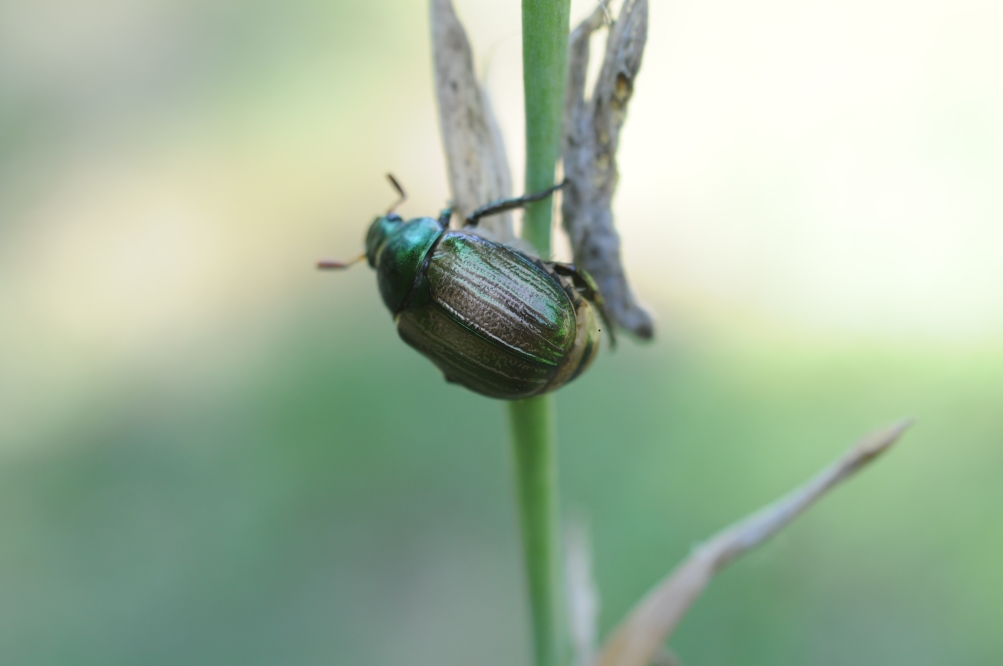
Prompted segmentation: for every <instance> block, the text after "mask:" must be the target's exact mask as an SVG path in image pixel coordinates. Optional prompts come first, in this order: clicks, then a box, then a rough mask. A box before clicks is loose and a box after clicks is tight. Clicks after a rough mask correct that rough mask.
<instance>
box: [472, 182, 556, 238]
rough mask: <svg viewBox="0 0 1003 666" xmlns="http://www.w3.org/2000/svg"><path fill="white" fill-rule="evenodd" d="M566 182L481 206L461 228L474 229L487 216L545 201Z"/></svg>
mask: <svg viewBox="0 0 1003 666" xmlns="http://www.w3.org/2000/svg"><path fill="white" fill-rule="evenodd" d="M566 182H567V181H566V180H565V181H561V182H560V183H558V184H557V185H554V186H553V187H548V188H547V189H545V190H544V191H542V192H536V193H535V194H524V195H522V196H521V197H516V198H514V199H501V200H500V201H492V202H491V203H489V204H486V205H484V206H481V207H480V208H478V209H477V210H475V211H474V212H472V213H471V214H470V215H467V220H466V222H465V223H464V225H463V226H465V227H476V226H477V223H478V222H480V220H481V218H482V217H488V216H489V215H497V214H498V213H504V212H505V211H507V210H513V209H515V208H524V207H525V206H526V204H528V203H533V202H534V201H540V200H541V199H546V198H547V197H549V196H550V195H551V194H553V193H554V192H556V191H557V190H559V189H561V188H562V187H564V183H566Z"/></svg>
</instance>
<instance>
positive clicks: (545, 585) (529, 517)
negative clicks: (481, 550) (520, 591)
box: [509, 396, 563, 666]
mask: <svg viewBox="0 0 1003 666" xmlns="http://www.w3.org/2000/svg"><path fill="white" fill-rule="evenodd" d="M509 417H510V421H511V426H512V441H513V447H512V448H513V453H514V458H515V474H516V486H517V487H516V492H517V494H518V501H519V519H520V520H519V522H520V525H521V527H522V544H523V553H524V557H525V564H526V577H527V581H528V583H529V605H530V614H531V617H532V628H533V651H534V655H535V661H534V663H535V664H536V665H537V666H556V665H557V664H559V663H561V662H560V655H561V651H562V650H561V649H562V647H563V644H562V642H561V612H560V609H561V600H562V597H561V593H560V587H559V581H560V550H559V542H558V539H557V534H558V529H559V523H560V519H559V518H558V497H557V447H556V441H555V440H556V437H555V434H556V433H555V432H554V401H553V400H552V399H551V398H550V396H540V397H538V398H529V399H528V400H517V401H514V402H510V403H509Z"/></svg>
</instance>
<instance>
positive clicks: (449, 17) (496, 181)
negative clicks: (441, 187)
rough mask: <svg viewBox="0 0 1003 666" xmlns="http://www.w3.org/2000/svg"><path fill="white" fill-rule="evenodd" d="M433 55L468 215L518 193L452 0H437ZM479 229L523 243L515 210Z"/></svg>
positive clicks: (452, 175)
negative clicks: (515, 224) (514, 223)
mask: <svg viewBox="0 0 1003 666" xmlns="http://www.w3.org/2000/svg"><path fill="white" fill-rule="evenodd" d="M430 15H431V24H432V54H433V62H434V69H435V96H436V100H437V102H438V107H439V129H440V131H441V133H442V145H443V148H444V150H445V153H446V166H447V170H448V172H449V187H450V191H451V192H452V195H453V205H454V207H455V209H456V212H457V213H458V214H459V215H460V218H461V219H462V218H463V217H465V216H466V215H467V214H469V213H470V212H471V211H473V210H474V209H476V208H478V207H480V206H483V205H484V204H486V203H490V202H492V201H496V200H498V199H503V198H506V197H509V196H511V195H512V176H511V172H510V171H509V167H508V160H507V158H506V156H505V144H504V142H503V140H502V136H501V131H500V130H499V129H498V123H497V122H496V121H495V118H494V114H493V113H492V111H491V104H490V102H489V100H488V97H487V94H486V93H485V91H484V89H483V87H482V86H481V84H480V82H479V81H478V80H477V75H476V74H475V72H474V61H473V56H472V55H471V48H470V41H469V39H467V33H466V31H465V30H464V28H463V24H462V23H460V20H459V19H458V18H457V16H456V12H455V10H454V9H453V3H452V2H451V0H431V3H430ZM477 233H481V234H482V235H484V236H486V237H489V238H492V239H493V240H497V241H500V242H503V243H508V244H513V243H517V239H516V235H515V231H514V228H513V226H512V216H511V214H509V213H504V214H501V215H496V216H492V217H489V218H485V219H484V221H483V222H481V223H480V224H479V225H478V227H477Z"/></svg>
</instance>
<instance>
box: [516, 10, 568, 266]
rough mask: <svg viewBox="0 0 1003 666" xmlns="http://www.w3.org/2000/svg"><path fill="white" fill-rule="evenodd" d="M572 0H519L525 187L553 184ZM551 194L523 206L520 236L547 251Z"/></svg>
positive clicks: (532, 188)
mask: <svg viewBox="0 0 1003 666" xmlns="http://www.w3.org/2000/svg"><path fill="white" fill-rule="evenodd" d="M570 7H571V2H570V0H522V84H523V90H524V91H525V97H526V192H539V191H541V190H545V189H547V188H548V187H550V186H551V185H553V184H554V172H555V170H556V168H557V158H558V157H559V156H560V154H561V117H562V114H563V112H564V87H565V79H566V77H567V70H568V25H569V11H570ZM553 204H554V202H553V199H552V198H548V199H544V200H543V201H539V202H536V203H533V204H530V205H529V206H527V207H526V214H525V216H524V217H523V228H522V237H523V238H525V239H526V240H528V241H529V242H530V243H532V244H533V247H535V248H536V249H537V251H538V252H539V253H540V256H541V257H543V258H544V259H547V258H549V256H550V222H551V211H552V210H553Z"/></svg>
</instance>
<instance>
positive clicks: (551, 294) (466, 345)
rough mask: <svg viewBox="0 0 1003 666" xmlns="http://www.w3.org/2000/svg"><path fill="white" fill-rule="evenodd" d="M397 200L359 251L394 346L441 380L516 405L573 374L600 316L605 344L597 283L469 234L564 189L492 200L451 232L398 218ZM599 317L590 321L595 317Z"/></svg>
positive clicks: (445, 222)
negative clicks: (398, 343) (484, 221)
mask: <svg viewBox="0 0 1003 666" xmlns="http://www.w3.org/2000/svg"><path fill="white" fill-rule="evenodd" d="M387 178H388V179H389V180H390V183H391V184H392V185H393V186H394V188H395V189H396V190H397V192H398V194H399V195H400V198H399V199H398V200H397V201H396V202H395V203H394V205H393V206H391V207H390V209H389V210H388V211H387V212H386V214H385V215H381V216H379V217H377V218H376V219H374V220H373V222H372V223H371V224H370V225H369V230H368V232H367V233H366V240H365V243H366V245H365V247H366V251H365V253H364V254H362V255H360V256H359V257H357V258H356V259H355V260H353V261H351V262H348V263H343V262H338V261H330V260H326V261H325V260H322V261H320V262H318V264H317V266H318V268H324V269H339V268H347V267H348V266H350V265H352V264H354V263H356V262H358V261H361V260H362V259H366V260H367V261H368V263H369V266H370V267H371V268H373V269H375V270H376V279H377V284H378V286H379V291H380V295H381V296H382V298H383V303H384V304H385V305H386V306H387V309H388V310H390V313H391V314H392V315H393V317H394V321H395V322H396V325H397V332H398V334H399V335H400V337H401V339H403V340H404V342H406V343H407V344H408V345H410V346H412V347H414V348H415V349H417V350H418V351H419V352H421V353H422V354H423V355H425V356H426V357H428V358H429V359H431V361H432V362H433V363H435V365H436V366H438V368H439V369H440V370H441V371H442V373H443V374H444V375H445V378H446V380H447V381H449V382H454V383H457V384H461V385H463V386H465V387H467V388H468V389H470V390H472V391H475V392H477V393H480V394H482V395H486V396H489V397H492V398H500V399H505V400H519V399H523V398H529V397H532V396H536V395H540V394H543V393H547V392H548V391H553V390H554V389H556V388H558V387H560V386H563V385H564V384H567V383H568V382H569V381H571V380H572V379H574V378H576V377H578V376H579V375H580V374H582V372H584V371H585V370H586V369H587V368H588V367H589V365H590V364H591V363H592V361H593V360H595V357H596V355H597V354H598V352H599V332H600V330H599V322H598V320H599V319H601V320H602V321H603V323H604V325H606V328H607V330H608V332H609V333H610V336H611V338H610V339H611V342H614V343H615V339H614V338H613V337H612V335H613V333H612V326H610V325H609V324H608V318H607V317H606V313H605V310H604V308H603V302H602V298H601V296H600V294H599V291H598V289H597V287H596V284H595V282H594V281H593V279H592V278H591V276H589V274H588V273H586V272H585V271H584V270H581V269H578V268H576V267H575V266H574V265H572V264H565V263H559V262H553V261H542V260H540V259H537V258H534V257H531V256H529V255H527V254H525V253H523V252H520V251H519V250H517V249H515V248H512V247H510V246H508V245H504V244H501V243H497V242H494V241H491V240H488V239H487V238H484V237H482V236H479V235H477V234H475V233H473V231H472V230H473V229H474V228H475V227H476V226H477V223H478V221H479V220H480V219H481V218H484V217H487V216H489V215H496V214H498V213H502V212H504V211H508V210H512V209H515V208H521V207H524V206H525V205H526V204H528V203H530V202H533V201H540V200H542V199H545V198H547V197H549V196H551V194H552V193H553V192H554V191H555V190H557V189H559V188H560V187H562V185H563V183H562V184H561V185H557V186H555V187H551V188H549V189H547V190H544V191H543V192H538V193H535V194H530V195H526V196H522V197H517V198H513V199H503V200H500V201H496V202H493V203H490V204H487V205H485V206H482V207H481V208H478V209H477V210H475V211H473V212H472V213H471V214H470V215H468V216H467V218H466V220H465V223H464V226H463V228H461V229H450V228H449V221H450V218H451V217H452V213H453V210H452V208H446V209H445V210H443V211H442V213H441V214H440V215H439V217H438V218H432V217H418V218H414V219H410V220H406V221H405V220H404V219H403V218H402V217H401V216H400V215H398V214H396V213H395V212H394V209H395V208H396V207H397V206H399V205H400V204H401V203H402V202H403V201H404V200H405V198H406V195H405V193H404V189H403V188H402V187H401V186H400V184H399V183H398V182H397V180H396V179H395V178H394V177H393V176H392V175H389V174H388V176H387ZM597 313H598V317H597Z"/></svg>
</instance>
